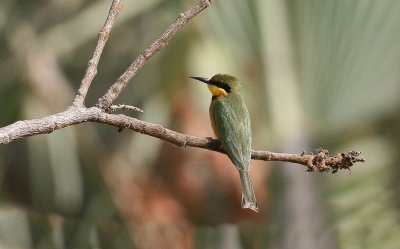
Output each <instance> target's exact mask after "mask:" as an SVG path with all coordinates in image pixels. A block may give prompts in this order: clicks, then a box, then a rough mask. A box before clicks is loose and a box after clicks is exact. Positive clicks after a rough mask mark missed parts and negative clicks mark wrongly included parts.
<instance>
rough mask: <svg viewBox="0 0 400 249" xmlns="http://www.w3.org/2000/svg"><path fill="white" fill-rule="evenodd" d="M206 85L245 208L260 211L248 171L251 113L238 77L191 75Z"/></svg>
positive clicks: (212, 116) (216, 130)
mask: <svg viewBox="0 0 400 249" xmlns="http://www.w3.org/2000/svg"><path fill="white" fill-rule="evenodd" d="M191 78H192V79H196V80H199V81H201V82H204V83H206V84H207V86H208V89H209V90H210V91H211V94H212V100H211V105H210V120H211V126H212V128H213V131H214V134H215V136H217V138H218V140H219V141H220V142H221V144H222V146H223V147H224V149H225V151H226V153H227V154H228V157H229V159H230V160H231V161H232V163H233V164H234V165H235V166H236V169H237V170H238V171H239V176H240V181H241V183H242V208H250V209H252V210H254V211H256V212H258V206H257V201H256V197H255V195H254V190H253V185H252V183H251V179H250V175H249V170H250V159H251V126H250V116H249V112H248V110H247V107H246V105H245V103H244V101H243V98H242V91H241V86H240V84H239V82H238V81H237V79H236V78H235V77H233V76H230V75H227V74H217V75H214V76H213V77H212V78H211V79H207V78H203V77H191Z"/></svg>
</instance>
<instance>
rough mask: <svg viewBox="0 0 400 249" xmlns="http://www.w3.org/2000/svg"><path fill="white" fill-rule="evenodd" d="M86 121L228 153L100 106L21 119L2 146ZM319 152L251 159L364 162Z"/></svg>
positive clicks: (1, 132)
mask: <svg viewBox="0 0 400 249" xmlns="http://www.w3.org/2000/svg"><path fill="white" fill-rule="evenodd" d="M85 122H96V123H102V124H107V125H111V126H115V127H118V128H120V129H130V130H133V131H136V132H140V133H142V134H146V135H149V136H152V137H156V138H159V139H161V140H164V141H166V142H168V143H171V144H174V145H177V146H180V147H197V148H203V149H207V150H212V151H217V152H221V153H225V152H224V150H223V148H222V147H221V145H220V143H219V141H218V140H217V139H214V138H211V137H196V136H191V135H186V134H182V133H179V132H176V131H173V130H170V129H167V128H165V127H163V126H161V125H159V124H154V123H149V122H145V121H142V120H139V119H136V118H132V117H128V116H126V115H122V114H109V113H106V112H104V111H102V110H101V109H99V108H97V107H91V108H85V107H70V108H68V109H67V110H66V111H64V112H60V113H57V114H54V115H50V116H48V117H44V118H40V119H32V120H25V121H18V122H16V123H13V124H11V125H8V126H5V127H3V128H0V145H3V144H8V143H11V142H13V141H16V140H18V139H21V138H24V137H29V136H34V135H39V134H48V133H52V132H53V131H55V130H58V129H61V128H64V127H67V126H71V125H75V124H80V123H85ZM316 152H317V153H316V154H305V153H301V154H287V153H276V152H270V151H260V150H253V151H252V156H251V158H252V159H255V160H263V161H282V162H291V163H296V164H299V165H304V166H307V167H308V171H314V170H315V169H317V170H318V171H319V172H326V171H331V172H332V173H336V172H337V171H338V170H341V169H347V170H350V168H351V167H352V166H353V165H354V164H355V163H357V162H364V159H363V158H362V157H360V153H359V152H357V151H350V152H347V153H341V154H337V155H336V156H334V157H330V156H329V155H328V153H327V151H326V150H323V149H318V150H317V151H316Z"/></svg>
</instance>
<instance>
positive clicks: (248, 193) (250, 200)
mask: <svg viewBox="0 0 400 249" xmlns="http://www.w3.org/2000/svg"><path fill="white" fill-rule="evenodd" d="M239 175H240V182H241V183H242V208H250V209H252V210H253V211H255V212H258V206H257V201H256V196H255V194H254V190H253V184H252V183H251V179H250V175H249V171H248V170H239Z"/></svg>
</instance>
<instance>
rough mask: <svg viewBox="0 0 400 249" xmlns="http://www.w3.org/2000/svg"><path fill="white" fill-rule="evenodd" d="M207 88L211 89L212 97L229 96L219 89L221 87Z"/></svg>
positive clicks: (210, 86) (211, 86) (209, 86)
mask: <svg viewBox="0 0 400 249" xmlns="http://www.w3.org/2000/svg"><path fill="white" fill-rule="evenodd" d="M207 86H208V89H210V92H211V94H212V96H221V95H222V96H227V95H228V93H227V92H226V91H225V90H224V89H222V88H219V87H217V86H213V85H207Z"/></svg>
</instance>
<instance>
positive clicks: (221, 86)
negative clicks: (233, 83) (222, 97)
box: [210, 81, 231, 93]
mask: <svg viewBox="0 0 400 249" xmlns="http://www.w3.org/2000/svg"><path fill="white" fill-rule="evenodd" d="M210 83H211V85H214V86H216V87H219V88H222V89H224V90H225V91H226V92H227V93H230V92H231V87H230V86H228V85H227V84H225V83H223V82H220V81H210Z"/></svg>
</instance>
